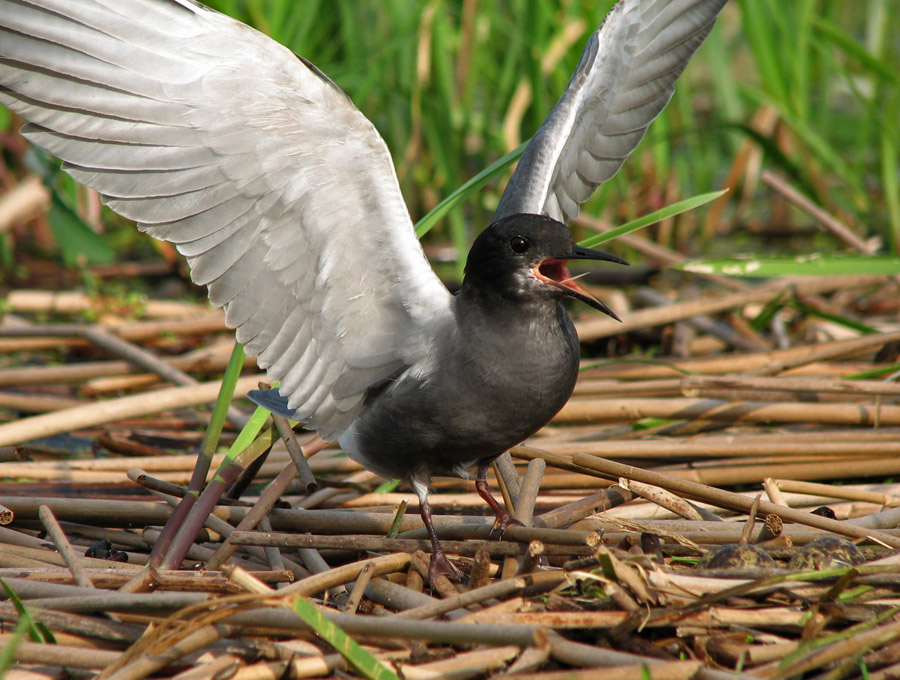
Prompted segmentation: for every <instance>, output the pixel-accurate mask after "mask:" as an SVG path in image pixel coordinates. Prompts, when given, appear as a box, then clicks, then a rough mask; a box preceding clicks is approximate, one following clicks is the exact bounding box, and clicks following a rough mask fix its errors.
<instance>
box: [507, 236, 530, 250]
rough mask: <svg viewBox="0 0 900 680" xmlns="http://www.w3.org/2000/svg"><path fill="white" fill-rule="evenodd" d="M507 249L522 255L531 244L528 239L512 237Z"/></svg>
mask: <svg viewBox="0 0 900 680" xmlns="http://www.w3.org/2000/svg"><path fill="white" fill-rule="evenodd" d="M509 247H510V248H512V249H513V251H514V252H517V253H524V252H525V251H526V250H528V249H529V248H530V247H531V243H529V242H528V239H527V238H525V237H524V236H513V237H512V238H511V239H510V241H509Z"/></svg>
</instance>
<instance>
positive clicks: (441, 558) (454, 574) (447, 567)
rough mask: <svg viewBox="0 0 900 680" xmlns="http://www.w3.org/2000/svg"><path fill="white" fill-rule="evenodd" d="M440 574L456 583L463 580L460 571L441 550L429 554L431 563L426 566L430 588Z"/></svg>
mask: <svg viewBox="0 0 900 680" xmlns="http://www.w3.org/2000/svg"><path fill="white" fill-rule="evenodd" d="M440 576H446V577H447V578H449V579H450V580H451V581H456V582H457V583H462V582H463V580H464V579H463V574H462V572H461V571H460V570H459V569H458V568H457V567H456V565H455V564H453V562H451V561H450V560H449V558H448V557H447V555H446V553H444V551H443V550H442V551H440V552H434V553H432V554H431V565H430V566H429V567H428V582H429V584H430V585H431V587H432V588H433V587H434V583H435V581H436V580H437V579H438V577H440Z"/></svg>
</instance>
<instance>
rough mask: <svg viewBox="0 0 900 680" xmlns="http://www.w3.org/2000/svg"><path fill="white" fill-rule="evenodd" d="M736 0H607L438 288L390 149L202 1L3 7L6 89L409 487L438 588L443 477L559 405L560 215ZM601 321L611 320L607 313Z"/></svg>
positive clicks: (461, 471)
mask: <svg viewBox="0 0 900 680" xmlns="http://www.w3.org/2000/svg"><path fill="white" fill-rule="evenodd" d="M725 2H726V0H621V1H620V2H619V3H618V4H616V5H615V6H614V7H613V9H612V10H611V11H610V13H609V14H608V15H607V17H606V19H605V20H604V22H603V23H602V24H601V25H600V27H599V28H598V29H597V31H596V32H594V33H593V34H592V35H591V36H590V38H589V39H588V42H587V46H586V47H585V49H584V52H583V53H582V56H581V60H580V62H579V63H578V66H577V68H576V70H575V73H574V74H573V76H572V78H571V80H570V82H569V85H568V87H567V89H566V90H565V92H564V93H563V95H562V97H561V99H560V100H559V102H558V103H557V104H556V106H555V107H554V109H553V110H552V112H551V113H550V115H549V116H548V118H547V120H546V121H545V122H544V123H543V124H542V125H541V127H540V128H539V130H538V131H537V133H536V134H535V136H534V137H533V138H532V140H531V142H530V143H529V145H528V147H527V148H526V151H525V153H524V155H523V156H522V158H521V160H520V162H519V164H518V167H517V169H516V171H515V172H514V174H513V176H512V177H511V179H510V181H509V184H508V186H507V188H506V190H505V191H504V193H503V196H502V198H501V201H500V204H499V206H498V209H497V211H496V214H495V216H494V220H493V222H492V224H491V225H490V226H488V228H487V229H485V230H484V231H483V232H482V233H481V234H480V235H479V236H478V238H477V239H476V240H475V243H474V245H473V246H472V249H471V251H470V253H469V257H468V260H467V264H466V273H465V278H464V281H463V284H462V288H461V290H460V291H459V294H458V295H456V296H453V295H451V294H450V293H449V292H448V291H447V289H446V287H444V285H443V284H442V283H441V282H440V280H439V279H438V278H437V276H436V275H435V273H434V271H433V270H432V269H431V267H430V265H429V264H428V262H427V260H426V259H425V256H424V252H423V250H422V248H421V246H420V245H419V242H418V240H417V239H416V237H415V233H414V230H413V227H412V222H411V220H410V217H409V214H408V212H407V209H406V207H405V205H404V203H403V198H402V196H401V194H400V188H399V185H398V182H397V177H396V174H395V171H394V167H393V164H392V161H391V157H390V154H389V152H388V149H387V147H386V145H385V143H384V141H383V140H382V139H381V137H380V135H379V134H378V132H377V131H376V130H375V128H374V127H373V126H372V124H371V123H370V122H369V121H368V120H367V119H366V118H365V117H364V116H363V115H362V114H361V113H360V112H359V111H358V110H357V109H356V107H355V106H354V105H353V104H352V102H351V101H350V100H349V98H348V97H347V96H346V95H345V94H344V93H343V91H342V90H340V88H338V86H337V85H335V84H334V83H333V82H332V81H331V80H329V79H328V78H327V77H326V76H325V75H324V74H322V73H321V72H320V71H319V70H318V69H317V68H316V67H315V66H313V65H312V64H310V63H309V62H307V61H305V60H304V59H302V58H298V57H297V56H296V55H294V54H293V53H291V52H290V51H289V50H287V49H286V48H284V47H282V46H281V45H279V44H278V43H276V42H274V41H273V40H271V39H269V38H268V37H266V36H264V35H263V34H261V33H258V32H257V31H254V30H252V29H250V28H249V27H247V26H245V25H243V24H241V23H240V22H238V21H236V20H234V19H231V18H229V17H226V16H224V15H221V14H219V13H217V12H214V11H212V10H210V9H209V8H207V7H205V6H203V5H201V4H199V3H197V2H194V1H193V0H0V104H3V105H5V106H7V107H8V108H10V109H12V110H13V111H15V112H17V113H19V114H20V115H22V116H23V117H24V118H25V119H26V120H28V121H29V122H28V123H27V125H25V126H24V128H23V133H24V134H25V135H26V136H27V137H28V138H29V139H30V140H31V141H32V142H34V143H35V144H37V145H39V146H41V147H43V148H45V149H47V150H48V151H50V152H51V153H53V154H55V155H57V156H59V157H60V158H61V159H63V161H64V167H65V169H66V170H67V171H68V172H69V173H70V174H71V175H72V176H73V177H74V178H75V179H76V180H78V181H79V182H81V183H83V184H85V185H86V186H88V187H91V188H93V189H96V190H97V191H98V192H100V194H101V195H102V196H103V199H104V201H105V202H106V204H107V205H108V206H109V207H110V208H112V209H113V210H115V211H116V212H118V213H120V214H121V215H123V216H125V217H127V218H130V219H133V220H135V221H136V222H137V223H138V226H139V228H140V229H141V230H143V231H146V232H147V233H149V234H151V235H152V236H154V237H156V238H159V239H163V240H166V241H170V242H172V243H174V244H176V246H177V248H178V250H179V251H180V252H181V253H182V254H183V255H185V256H186V258H187V260H188V263H189V264H190V267H191V277H192V278H193V280H194V281H195V282H196V283H198V284H203V285H206V286H208V289H209V298H210V300H211V302H212V304H213V305H215V306H217V307H223V308H224V309H225V313H226V323H227V324H228V326H229V327H231V328H234V329H235V331H236V336H237V339H238V340H239V341H240V342H242V343H244V345H245V346H246V349H247V351H248V353H251V354H255V355H256V356H257V361H258V363H259V366H260V367H261V368H263V369H265V370H266V371H267V374H268V377H269V379H270V380H272V381H279V383H280V386H279V388H278V390H277V391H271V392H264V393H258V394H256V395H255V398H256V400H257V401H258V402H259V403H261V404H263V405H264V406H267V407H268V408H270V409H271V410H273V411H275V412H280V413H282V414H284V415H288V416H290V417H292V418H294V419H297V420H301V421H303V422H304V423H305V424H306V426H307V427H309V428H310V429H314V430H316V431H318V433H319V435H320V436H321V437H322V438H323V439H326V440H330V439H337V440H338V441H339V443H340V444H341V446H342V448H343V449H344V450H345V451H346V452H347V453H348V454H349V455H350V456H351V457H352V458H354V459H355V460H357V461H359V462H360V463H361V464H362V465H364V466H365V467H367V468H369V469H371V470H373V471H374V472H376V473H378V474H380V475H383V476H385V477H389V478H390V477H399V478H402V479H405V480H407V481H409V482H410V483H411V484H412V486H413V488H414V489H415V491H416V493H417V494H418V496H419V499H420V501H421V515H422V519H423V522H424V524H425V527H426V529H427V530H428V533H429V536H430V538H431V543H432V548H433V559H432V564H431V572H430V576H431V578H432V581H433V580H434V578H436V577H437V576H438V575H440V574H446V575H450V576H454V577H458V576H459V573H458V570H457V569H456V567H455V566H454V565H453V564H452V563H451V562H450V561H449V560H448V559H447V557H446V555H445V554H444V553H443V550H442V549H441V546H440V542H439V540H438V538H437V535H436V533H435V530H434V527H433V523H432V518H431V511H430V506H429V503H428V487H429V483H430V480H431V478H432V476H433V475H459V476H464V477H465V476H468V473H469V470H470V469H471V468H475V470H476V474H475V486H476V489H477V491H478V493H479V495H481V496H482V498H484V499H485V501H486V502H487V503H488V504H489V505H490V506H491V507H492V508H493V509H494V511H495V514H496V515H497V521H496V522H495V526H498V527H500V528H501V529H502V528H504V527H505V526H508V525H509V524H510V523H511V522H513V521H514V520H512V518H511V517H510V516H509V514H508V513H507V512H506V510H504V509H503V508H502V506H500V505H499V504H498V503H497V501H496V500H495V499H494V498H493V497H492V496H491V494H490V493H489V492H488V489H487V485H486V481H485V475H486V471H487V469H488V466H489V465H490V463H491V462H492V461H493V460H494V459H495V458H497V456H499V455H500V454H502V453H503V452H504V451H506V450H507V449H508V448H510V447H511V446H513V445H515V444H517V443H519V442H521V441H523V440H524V439H526V438H527V437H529V436H530V435H532V434H533V433H534V432H536V431H537V430H538V429H539V428H540V427H542V426H543V425H545V424H546V423H547V422H548V421H549V420H550V418H551V417H552V416H553V415H554V414H555V413H556V412H557V411H558V410H559V409H560V408H561V407H562V406H563V404H564V403H565V401H566V400H567V399H568V398H569V396H570V395H571V393H572V390H573V388H574V385H575V378H576V374H577V370H578V355H579V353H578V339H577V336H576V334H575V330H574V327H573V325H572V321H571V319H570V318H569V316H568V314H567V312H566V311H565V309H564V308H563V306H562V304H561V301H562V299H563V298H565V297H572V298H576V299H578V300H581V301H583V302H586V303H587V304H589V305H591V306H593V307H595V308H597V309H599V310H600V311H603V312H605V313H607V314H611V315H612V312H611V311H610V310H609V309H607V308H606V306H605V305H603V304H602V303H600V302H599V301H597V300H595V299H594V298H593V297H592V296H591V295H590V294H588V293H587V292H586V291H585V290H584V289H583V288H582V287H581V286H580V285H579V284H578V283H577V282H576V281H575V279H574V278H573V277H572V276H571V275H570V273H569V271H568V269H567V266H566V263H567V261H568V260H571V259H592V260H607V261H613V262H623V261H622V260H620V259H619V258H616V257H614V256H612V255H606V254H604V253H599V252H596V251H592V250H588V249H585V248H581V247H579V246H577V245H575V244H574V243H573V241H572V237H571V234H570V233H569V231H568V229H567V228H566V227H565V226H564V223H565V222H566V221H567V220H568V219H570V218H572V217H573V216H575V215H577V213H578V209H579V205H580V204H581V203H583V202H584V201H585V200H587V198H588V197H590V195H591V194H592V193H593V192H594V190H595V189H596V187H597V186H598V185H599V184H601V183H602V182H604V181H606V180H608V179H609V178H610V177H612V176H613V175H614V174H615V173H616V172H617V171H618V169H619V168H620V167H621V165H622V163H623V162H624V161H625V159H626V158H627V157H628V156H629V154H630V153H631V152H632V151H633V150H634V148H635V147H636V146H637V144H638V142H639V141H640V140H641V138H642V137H643V135H644V133H645V131H646V129H647V127H648V126H649V125H650V123H651V122H652V121H653V119H654V118H655V117H656V116H657V115H658V114H659V112H660V111H662V110H663V108H665V106H666V104H667V103H668V101H669V99H670V98H671V96H672V92H673V89H674V83H675V81H676V79H677V78H678V76H679V75H680V74H681V72H682V70H683V69H684V67H685V66H686V64H687V62H688V60H689V59H690V57H691V56H692V55H693V53H694V52H695V50H696V49H697V48H698V47H699V45H700V44H701V43H702V42H703V40H704V39H705V37H706V36H707V35H708V33H709V31H710V30H711V29H712V26H713V24H714V22H715V19H716V16H717V14H718V12H719V10H720V9H721V8H722V6H723V5H724V4H725ZM613 316H615V315H613Z"/></svg>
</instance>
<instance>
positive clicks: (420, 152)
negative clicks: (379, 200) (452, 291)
mask: <svg viewBox="0 0 900 680" xmlns="http://www.w3.org/2000/svg"><path fill="white" fill-rule="evenodd" d="M895 1H896V0H867V1H866V2H854V3H851V2H840V1H838V0H791V1H790V2H785V1H784V0H733V1H732V3H730V5H729V6H727V7H726V8H725V10H724V12H723V15H722V17H721V19H720V21H719V23H718V25H717V27H716V29H715V30H714V31H713V34H712V35H711V36H710V38H709V39H708V41H707V43H706V44H705V45H703V47H702V48H701V49H700V50H699V52H698V54H697V55H696V56H695V58H694V59H693V61H692V62H691V64H690V65H689V66H688V68H687V70H686V71H685V73H684V75H683V76H682V78H681V79H680V81H679V84H678V87H677V88H676V94H675V97H674V98H673V100H672V102H671V104H670V105H669V107H668V108H667V109H666V111H665V112H664V113H663V114H662V115H661V116H660V118H659V119H658V120H657V121H656V122H655V123H654V124H653V126H651V129H650V132H649V133H648V135H647V138H646V139H645V140H644V142H643V143H642V145H641V146H640V147H639V148H638V149H637V151H636V152H635V154H634V156H633V157H632V158H631V160H630V161H629V162H628V163H627V164H626V166H625V168H624V169H623V170H622V171H621V172H620V173H619V175H618V176H617V177H615V178H614V179H613V180H612V181H610V182H609V183H607V184H606V185H604V186H603V187H601V189H600V190H599V191H598V192H597V195H596V196H595V197H594V198H593V199H592V200H591V201H590V202H589V203H588V205H587V206H585V210H586V212H588V213H590V214H595V215H600V216H602V217H604V218H606V219H609V220H610V221H612V222H614V223H617V224H618V223H621V222H625V221H627V220H630V219H634V218H637V217H640V216H641V215H643V214H645V213H648V212H651V211H652V210H656V209H659V208H661V207H662V206H663V205H664V204H665V203H671V202H674V201H676V200H679V199H682V198H685V197H688V196H692V195H696V194H700V193H703V192H707V191H711V190H715V189H718V188H721V186H722V184H723V182H724V180H725V178H726V177H727V176H728V173H729V170H730V169H731V164H732V163H733V162H734V160H735V157H736V152H737V151H739V150H740V149H741V148H742V146H744V145H750V146H751V147H752V148H754V149H756V150H757V151H759V152H761V153H762V154H763V161H762V162H763V165H764V166H765V167H769V168H773V169H776V170H780V171H782V172H783V173H784V174H785V176H787V177H788V178H789V180H790V181H791V182H792V183H794V184H795V185H796V186H797V187H799V188H800V189H801V190H802V191H804V192H805V193H807V194H808V195H809V196H810V197H811V198H813V200H815V201H817V202H818V203H820V204H822V205H823V206H825V207H826V208H827V209H829V210H831V211H832V212H834V213H836V214H837V215H838V216H840V217H841V218H842V219H844V220H845V221H847V222H848V223H850V224H851V226H853V227H854V228H856V229H857V230H858V231H859V232H860V233H862V234H864V235H866V236H879V237H881V238H882V239H883V240H884V242H885V248H886V250H889V251H890V252H897V251H898V249H900V189H898V185H900V176H898V172H900V166H898V146H900V76H898V71H897V68H896V64H898V63H900V40H898V38H897V36H898V35H900V13H898V12H896V11H894V9H895V8H894V7H893V4H892V3H893V2H895ZM208 4H210V5H211V6H213V7H214V8H216V9H218V10H220V11H223V12H226V13H228V14H231V15H233V16H235V17H237V18H238V19H240V20H242V21H245V22H247V23H249V24H251V25H253V26H255V27H257V28H259V29H260V30H262V31H264V32H266V33H268V34H269V35H271V36H272V37H274V38H275V39H276V40H278V41H279V42H282V43H283V44H285V45H286V46H287V47H289V48H290V49H292V50H293V51H295V52H296V53H298V54H301V55H303V56H304V57H306V58H308V59H310V60H311V61H313V62H314V63H316V64H317V65H318V66H319V67H320V68H321V69H322V70H323V71H325V72H326V73H327V74H328V75H329V76H330V77H331V78H332V79H334V80H335V81H336V82H337V83H338V84H339V85H340V86H341V87H342V88H343V89H344V90H345V91H346V92H347V93H348V94H349V95H350V96H351V98H352V99H353V100H354V101H355V102H356V104H357V106H359V107H360V109H361V110H362V111H363V112H364V113H365V114H366V115H367V116H368V117H369V118H370V119H371V120H372V121H373V122H374V123H375V125H376V127H377V128H378V129H379V131H380V132H381V134H382V135H383V136H384V138H385V140H386V141H387V143H388V146H389V147H390V149H391V151H392V153H393V155H394V160H395V163H396V166H397V168H398V174H399V177H400V182H401V185H402V189H403V193H404V195H405V196H406V199H407V202H408V204H409V207H410V211H411V213H412V216H413V219H414V220H417V219H419V218H421V217H422V216H423V215H425V214H426V213H427V212H428V211H429V210H431V209H432V208H434V207H435V206H436V205H437V204H438V203H439V202H440V200H441V199H442V198H444V197H446V196H448V195H449V194H451V193H452V192H453V191H454V190H455V189H456V188H458V187H460V186H461V185H462V184H463V183H464V182H465V181H466V180H468V179H470V178H471V177H473V176H474V175H476V174H477V173H478V172H479V171H481V170H483V169H484V168H486V167H487V166H489V165H490V164H491V163H493V162H495V161H496V160H497V159H499V158H501V157H502V156H503V155H504V154H506V153H508V152H510V151H511V150H512V149H514V148H515V147H516V146H518V144H519V143H520V142H521V141H523V140H525V139H527V138H528V137H529V136H530V135H531V134H532V133H533V132H534V131H535V130H536V129H537V127H538V126H539V125H540V123H541V121H542V120H543V119H544V117H545V116H546V115H547V113H548V112H549V110H550V108H551V107H552V106H553V104H554V102H555V101H556V99H557V97H558V96H559V95H560V93H561V92H562V91H563V89H564V88H565V86H566V84H567V82H568V78H569V76H570V74H571V72H572V70H573V68H574V66H575V64H576V63H577V61H578V58H579V56H580V52H581V48H582V46H583V44H584V41H585V39H586V38H587V35H588V33H589V32H590V31H593V30H594V29H595V28H596V26H597V25H598V24H599V23H600V21H601V20H602V18H603V16H604V15H605V14H606V12H607V10H608V9H609V7H610V6H611V5H612V1H611V0H567V1H566V2H558V0H510V1H509V2H504V3H493V2H483V1H482V2H479V1H478V0H452V1H451V0H329V1H328V2H325V1H322V0H208ZM548 55H552V58H551V57H550V56H548ZM522 102H527V105H524V106H523V105H521V104H522ZM766 107H769V108H771V109H774V111H775V112H776V115H777V118H778V125H777V128H776V130H775V132H774V134H766V133H761V132H760V131H759V130H754V129H753V127H752V125H751V121H752V120H753V118H754V115H755V114H757V113H758V112H759V111H760V110H761V109H763V108H766ZM0 120H2V119H0ZM753 172H755V170H753V169H752V168H751V172H750V174H749V176H748V175H747V174H746V173H744V174H740V173H739V176H740V177H741V179H742V180H744V179H749V180H750V181H751V186H755V187H756V188H755V191H754V192H753V193H752V195H751V196H750V200H745V201H742V202H740V203H739V202H738V201H739V199H740V197H741V195H742V194H741V192H740V191H736V192H731V193H730V194H729V196H728V197H727V198H726V199H723V200H727V201H729V202H730V204H729V205H730V209H729V210H728V211H725V212H724V213H722V215H721V218H720V220H719V222H720V223H719V224H716V225H714V226H715V229H714V230H709V229H707V231H705V232H704V231H702V230H701V229H700V224H699V218H698V217H697V216H696V215H686V216H681V217H679V218H677V219H678V220H679V222H678V223H677V228H676V229H673V230H669V231H662V230H661V231H659V232H658V233H657V234H656V235H657V238H659V239H660V240H662V241H664V242H665V244H666V245H670V246H673V247H676V248H679V249H682V250H685V251H688V252H690V253H692V254H703V253H705V252H707V251H716V250H717V247H718V249H719V252H720V253H721V249H722V244H723V243H727V244H728V245H727V249H730V250H740V249H742V248H744V247H745V245H746V247H751V246H750V245H749V244H745V242H744V238H743V237H744V234H745V232H746V229H744V225H745V224H747V223H756V224H759V223H765V222H766V221H767V220H768V219H769V217H770V216H771V214H772V197H771V196H770V195H769V194H768V193H766V191H767V190H765V189H762V188H759V187H758V186H756V185H754V184H752V182H753V181H755V177H753ZM506 176H508V172H507V173H503V174H501V175H500V176H499V177H497V178H495V179H493V180H491V181H490V182H489V183H488V184H487V185H486V186H484V187H483V188H482V189H480V190H479V191H478V192H476V193H474V194H472V196H471V197H469V198H468V200H467V201H465V202H464V203H463V204H462V205H461V206H460V207H458V208H456V209H454V210H451V211H450V212H449V213H447V214H446V216H445V217H444V218H443V220H442V222H441V223H440V224H438V225H437V226H436V229H435V230H434V231H433V233H432V235H430V236H429V237H428V238H430V239H435V240H442V241H450V242H452V243H454V244H455V245H456V247H457V251H458V253H459V257H460V258H462V257H464V253H465V250H466V249H467V246H468V243H469V242H470V241H471V239H472V238H473V237H474V235H475V234H476V233H477V232H478V231H480V230H481V229H482V228H483V227H484V226H485V225H486V224H487V223H488V222H489V220H490V217H491V214H492V212H493V209H494V207H495V206H496V204H497V201H498V200H499V194H500V192H501V191H502V186H503V182H504V179H505V177H506ZM804 219H805V218H802V217H798V218H797V221H798V222H802V221H803V220H804ZM807 221H808V220H807ZM723 233H730V234H732V235H733V236H734V238H733V239H731V240H723V239H721V238H719V239H716V238H714V237H715V236H719V235H721V234H723ZM587 235H588V234H579V236H580V237H581V236H587ZM823 243H824V248H825V249H826V250H828V249H829V248H834V249H840V246H839V244H836V243H834V242H832V241H829V240H828V239H825V240H824V242H823Z"/></svg>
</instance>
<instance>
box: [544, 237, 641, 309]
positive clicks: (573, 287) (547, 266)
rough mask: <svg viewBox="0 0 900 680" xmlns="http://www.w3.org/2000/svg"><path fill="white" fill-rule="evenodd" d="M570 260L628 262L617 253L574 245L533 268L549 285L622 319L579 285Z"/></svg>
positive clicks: (625, 263)
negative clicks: (617, 255) (567, 250)
mask: <svg viewBox="0 0 900 680" xmlns="http://www.w3.org/2000/svg"><path fill="white" fill-rule="evenodd" d="M568 260H604V261H606V262H617V263H619V264H624V265H627V264H628V263H627V262H626V261H625V260H623V259H622V258H620V257H616V256H615V255H610V254H609V253H603V252H600V251H599V250H591V249H590V248H583V247H582V246H579V245H573V246H572V250H571V251H569V252H568V253H565V254H564V255H560V256H558V257H548V258H546V259H543V260H541V261H540V262H538V263H537V265H536V266H535V267H534V270H533V271H534V275H535V276H536V277H537V278H538V279H539V280H541V281H543V282H544V283H546V284H547V285H550V286H553V287H554V288H558V289H559V290H561V291H562V292H563V293H565V294H566V295H568V296H569V297H573V298H575V299H576V300H581V301H582V302H584V303H585V304H588V305H590V306H591V307H593V308H594V309H599V310H600V311H601V312H603V313H604V314H607V315H608V316H611V317H612V318H613V319H615V320H616V321H621V319H620V318H619V317H618V316H616V314H615V312H613V311H612V310H611V309H610V308H609V307H607V306H606V305H604V304H603V303H602V302H600V300H598V299H597V298H595V297H594V296H593V295H591V294H590V293H589V292H587V291H586V290H585V289H584V288H582V287H581V286H580V285H579V283H578V281H576V280H575V279H574V278H573V277H572V274H570V273H569V269H568V267H566V262H567V261H568Z"/></svg>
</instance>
